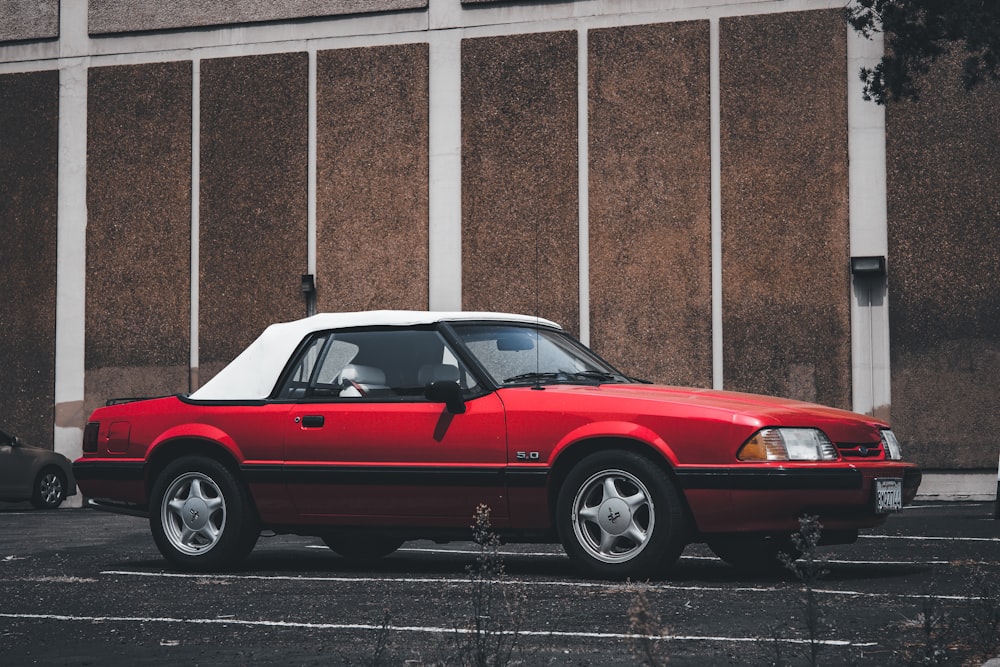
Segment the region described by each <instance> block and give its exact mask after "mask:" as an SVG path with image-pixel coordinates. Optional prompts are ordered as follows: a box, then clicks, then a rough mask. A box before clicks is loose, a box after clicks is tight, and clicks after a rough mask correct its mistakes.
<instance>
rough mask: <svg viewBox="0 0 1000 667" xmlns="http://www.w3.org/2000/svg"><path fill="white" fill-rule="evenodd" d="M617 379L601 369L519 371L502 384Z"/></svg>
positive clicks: (610, 380) (606, 380) (597, 382)
mask: <svg viewBox="0 0 1000 667" xmlns="http://www.w3.org/2000/svg"><path fill="white" fill-rule="evenodd" d="M616 380H618V376H616V375H612V374H611V373H605V372H603V371H594V370H589V371H556V372H554V373H541V372H532V373H521V374H520V375H515V376H514V377H509V378H507V379H506V380H504V381H503V383H504V384H520V383H522V382H535V383H538V384H541V383H549V384H555V383H562V384H573V383H574V381H575V382H582V383H585V384H595V383H596V384H600V383H602V382H614V381H616Z"/></svg>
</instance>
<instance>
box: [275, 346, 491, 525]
mask: <svg viewBox="0 0 1000 667" xmlns="http://www.w3.org/2000/svg"><path fill="white" fill-rule="evenodd" d="M292 368H293V370H292V372H291V373H290V374H289V376H288V378H286V380H285V383H284V385H283V388H282V389H281V392H280V396H279V400H292V401H293V402H294V404H293V406H292V409H291V411H290V414H289V418H288V424H287V425H286V429H285V431H284V433H285V438H284V452H285V460H284V478H285V480H286V482H287V484H288V488H289V489H290V491H291V493H292V495H293V497H294V500H295V504H296V507H297V509H298V511H299V513H300V514H301V515H303V518H305V519H306V520H309V518H310V517H312V518H313V519H314V520H316V521H317V522H319V521H324V522H329V521H330V520H331V519H333V520H335V521H334V522H335V523H339V524H342V525H359V524H364V525H415V526H451V527H467V526H469V525H470V522H471V520H472V516H473V513H474V511H475V508H476V506H477V505H479V504H480V503H485V504H486V505H488V506H489V507H490V508H491V512H492V516H493V519H494V524H495V525H496V526H498V527H502V526H503V525H505V521H506V519H507V516H508V509H507V499H506V496H505V490H504V470H505V467H506V462H507V453H506V432H505V424H504V411H503V405H502V403H501V402H500V400H499V399H498V398H497V397H496V395H495V394H493V393H489V392H481V391H477V389H476V386H475V379H474V378H473V377H472V376H471V375H470V374H469V373H468V371H467V369H465V368H464V366H462V364H461V363H460V362H459V361H458V359H457V358H456V357H455V355H454V354H453V353H452V352H451V351H450V349H449V348H448V346H447V343H446V342H445V340H444V338H443V337H442V336H441V334H440V333H438V332H437V331H436V330H434V329H433V328H417V329H400V328H393V329H385V328H382V329H375V330H350V331H339V332H327V333H325V334H322V335H320V336H317V337H315V338H314V339H313V340H312V341H311V342H310V343H309V344H308V345H307V346H305V348H304V349H303V350H302V352H301V355H300V358H299V360H298V362H297V363H296V364H294V365H293V367H292ZM441 378H447V379H448V380H447V381H452V380H454V381H458V382H460V383H462V385H463V391H464V392H465V395H466V397H467V398H468V400H467V401H466V404H465V407H466V411H465V412H464V413H463V414H452V413H451V412H449V411H448V410H447V409H446V407H445V405H444V404H442V403H433V402H430V401H429V400H428V399H427V398H425V396H424V391H425V387H426V384H427V382H429V381H431V380H435V379H441Z"/></svg>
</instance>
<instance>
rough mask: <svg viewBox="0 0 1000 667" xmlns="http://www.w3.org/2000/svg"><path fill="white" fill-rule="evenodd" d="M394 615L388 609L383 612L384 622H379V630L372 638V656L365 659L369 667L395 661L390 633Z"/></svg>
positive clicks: (378, 666) (377, 666)
mask: <svg viewBox="0 0 1000 667" xmlns="http://www.w3.org/2000/svg"><path fill="white" fill-rule="evenodd" d="M391 623H392V615H391V614H390V613H389V610H388V609H386V610H385V611H384V612H383V614H382V622H381V623H379V627H378V631H377V632H376V633H375V637H374V638H373V640H372V647H371V649H372V650H371V657H370V658H369V659H368V660H366V661H365V664H366V665H369V667H381V666H382V665H389V664H392V662H393V657H392V655H391V651H390V649H389V635H390V632H391V627H390V626H391Z"/></svg>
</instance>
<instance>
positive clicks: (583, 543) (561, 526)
mask: <svg viewBox="0 0 1000 667" xmlns="http://www.w3.org/2000/svg"><path fill="white" fill-rule="evenodd" d="M556 525H557V528H558V530H559V537H560V540H561V541H562V543H563V547H564V548H565V549H566V553H568V554H569V556H570V558H572V559H573V560H574V561H575V562H576V563H577V564H578V565H580V566H581V567H582V568H583V569H584V570H586V571H587V572H588V573H590V574H592V575H596V576H598V577H604V578H612V579H624V578H626V577H631V578H645V577H650V576H654V575H657V574H659V573H661V572H664V571H665V570H666V569H667V568H669V567H670V566H671V565H673V564H674V563H675V562H676V561H677V559H678V558H679V557H680V554H681V551H683V550H684V547H685V546H686V544H687V540H688V534H689V525H688V519H687V515H686V513H685V511H684V507H683V503H682V501H681V497H680V494H679V492H678V491H677V487H676V486H675V485H674V483H673V481H672V480H671V479H670V477H669V476H668V475H667V473H666V472H665V471H664V470H663V469H662V468H661V467H660V466H659V465H657V464H656V463H655V462H654V461H651V460H650V459H648V458H646V457H644V456H640V455H638V454H634V453H632V452H627V451H620V450H610V451H604V452H598V453H596V454H592V455H590V456H588V457H587V458H585V459H583V460H582V461H580V463H578V464H577V465H576V467H574V468H573V469H572V470H571V471H570V473H569V475H568V476H567V477H566V480H565V481H564V482H563V485H562V487H561V488H560V490H559V497H558V501H557V505H556Z"/></svg>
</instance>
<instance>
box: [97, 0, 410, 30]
mask: <svg viewBox="0 0 1000 667" xmlns="http://www.w3.org/2000/svg"><path fill="white" fill-rule="evenodd" d="M89 1H90V6H89V18H88V26H89V27H88V29H89V31H90V33H91V34H100V33H114V32H138V31H144V30H164V29H170V28H196V27H200V26H211V25H225V24H232V23H257V22H261V21H281V20H287V19H303V18H317V17H323V16H338V15H343V14H362V13H367V12H385V11H395V10H401V9H417V8H421V7H427V0H227V2H219V1H218V0H172V1H171V2H162V1H161V0H89Z"/></svg>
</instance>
